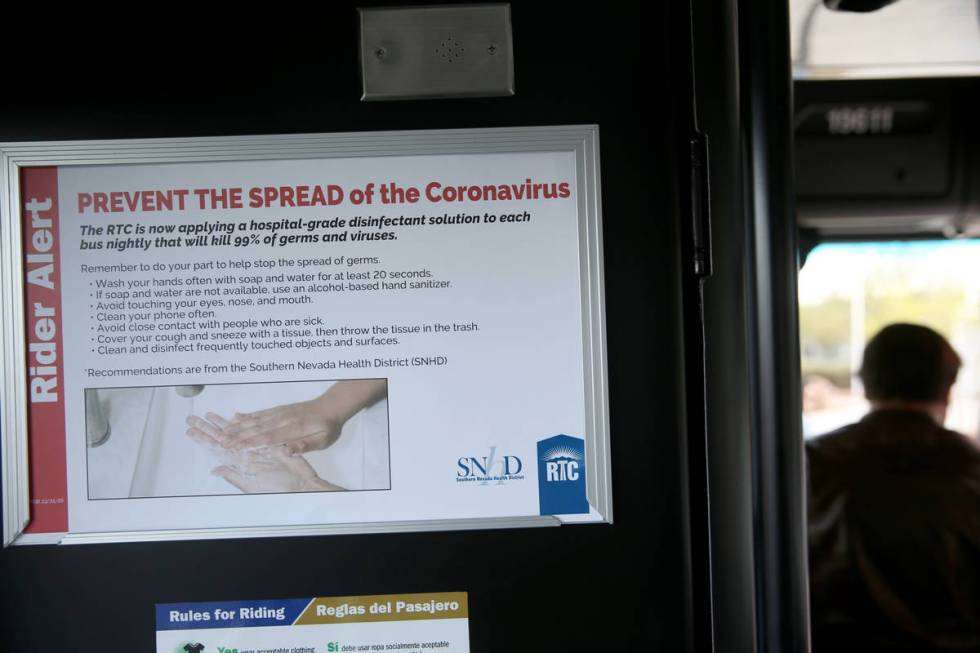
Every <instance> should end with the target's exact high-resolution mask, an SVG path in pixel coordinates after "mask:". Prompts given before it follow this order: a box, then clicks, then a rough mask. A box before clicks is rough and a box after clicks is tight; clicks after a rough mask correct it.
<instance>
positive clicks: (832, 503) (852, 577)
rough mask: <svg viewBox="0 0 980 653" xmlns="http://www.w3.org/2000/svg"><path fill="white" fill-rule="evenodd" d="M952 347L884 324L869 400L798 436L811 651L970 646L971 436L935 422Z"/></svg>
mask: <svg viewBox="0 0 980 653" xmlns="http://www.w3.org/2000/svg"><path fill="white" fill-rule="evenodd" d="M960 364H961V362H960V358H959V356H958V355H957V354H956V352H955V351H954V350H953V348H952V347H951V346H950V344H949V343H948V342H947V341H946V339H945V338H943V337H942V336H941V335H939V334H938V333H936V332H935V331H933V330H932V329H929V328H927V327H923V326H919V325H914V324H893V325H890V326H887V327H885V328H884V329H882V330H881V331H880V332H879V333H878V334H877V335H875V336H874V337H873V338H872V339H871V340H870V341H869V342H868V345H867V347H866V349H865V351H864V358H863V362H862V366H861V371H860V377H861V380H862V381H863V383H864V389H865V394H866V396H867V398H868V400H869V402H870V403H871V411H870V412H869V413H868V414H867V415H866V416H865V417H864V418H863V419H861V420H860V421H859V422H857V423H855V424H850V425H848V426H845V427H843V428H841V429H839V430H837V431H834V432H832V433H828V434H826V435H823V436H821V437H819V438H816V439H814V440H811V441H809V442H808V443H807V447H806V448H807V460H808V471H809V485H810V493H809V505H808V535H809V545H810V553H809V564H810V596H811V632H812V637H813V650H814V651H815V652H816V653H820V652H821V651H834V653H840V652H841V651H850V650H862V651H884V650H888V651H890V652H894V651H944V650H956V651H980V447H978V445H977V442H976V441H974V440H972V439H971V438H968V437H967V436H964V435H961V434H959V433H956V432H954V431H950V430H947V429H945V428H944V427H943V422H944V420H945V417H946V409H947V407H948V405H949V397H950V389H951V387H952V386H953V383H954V382H955V381H956V376H957V374H958V372H959V368H960Z"/></svg>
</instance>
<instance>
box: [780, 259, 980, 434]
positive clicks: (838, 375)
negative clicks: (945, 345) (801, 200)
mask: <svg viewBox="0 0 980 653" xmlns="http://www.w3.org/2000/svg"><path fill="white" fill-rule="evenodd" d="M799 293H800V295H799V300H800V351H801V363H802V373H803V432H804V436H805V437H807V438H812V437H815V436H818V435H821V434H823V433H827V432H829V431H832V430H834V429H836V428H839V427H841V426H844V425H846V424H850V423H853V422H855V421H857V420H858V419H860V418H861V417H862V416H863V415H864V413H866V412H867V410H868V403H867V402H866V401H865V399H864V392H863V388H862V387H861V382H860V379H858V376H857V372H858V370H859V369H860V367H861V356H862V353H863V351H864V345H865V343H866V342H867V341H868V339H869V338H870V337H871V336H873V335H874V334H875V333H877V332H878V331H879V330H880V329H881V328H882V327H884V326H886V325H888V324H892V323H894V322H912V323H916V324H922V325H925V326H928V327H931V328H933V329H935V330H936V331H938V332H939V333H941V334H942V335H943V336H945V337H946V338H947V339H948V340H949V342H950V343H951V344H952V345H953V347H954V348H955V349H956V351H957V352H958V353H959V355H960V357H961V358H962V360H963V367H962V368H961V369H960V374H959V377H958V378H957V382H956V385H954V386H953V389H952V396H951V402H950V406H949V411H948V413H947V418H946V427H947V428H950V429H953V430H955V431H959V432H960V433H964V434H967V435H970V436H972V437H977V434H978V430H980V240H958V241H941V242H940V241H900V242H872V243H829V244H823V245H820V246H818V247H817V248H815V249H814V250H813V251H812V252H811V253H810V255H809V256H808V257H807V260H806V264H805V265H804V266H803V269H802V270H801V271H800V278H799Z"/></svg>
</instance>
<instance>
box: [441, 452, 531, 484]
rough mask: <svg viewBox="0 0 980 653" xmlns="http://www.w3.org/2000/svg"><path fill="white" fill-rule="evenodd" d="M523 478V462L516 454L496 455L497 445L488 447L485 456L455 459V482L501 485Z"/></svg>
mask: <svg viewBox="0 0 980 653" xmlns="http://www.w3.org/2000/svg"><path fill="white" fill-rule="evenodd" d="M522 480H524V463H522V462H521V459H520V458H518V457H517V456H512V455H498V454H497V447H490V454H489V455H487V456H468V457H464V458H460V459H458V460H457V461H456V482H457V483H467V482H469V483H478V484H479V485H488V484H490V483H493V484H494V485H503V484H504V483H506V482H507V481H522Z"/></svg>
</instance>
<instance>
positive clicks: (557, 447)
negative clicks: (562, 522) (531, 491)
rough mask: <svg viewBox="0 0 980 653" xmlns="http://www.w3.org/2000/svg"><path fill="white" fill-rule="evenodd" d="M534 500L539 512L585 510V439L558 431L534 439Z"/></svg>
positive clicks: (579, 511) (586, 511) (586, 507)
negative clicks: (535, 490) (535, 451)
mask: <svg viewBox="0 0 980 653" xmlns="http://www.w3.org/2000/svg"><path fill="white" fill-rule="evenodd" d="M538 501H539V503H540V508H541V514H542V515H572V514H582V513H588V512H589V500H588V498H587V496H586V492H585V440H582V439H581V438H573V437H572V436H570V435H564V434H562V435H556V436H554V437H551V438H547V439H546V440H540V441H538Z"/></svg>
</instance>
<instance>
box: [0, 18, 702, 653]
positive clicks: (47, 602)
mask: <svg viewBox="0 0 980 653" xmlns="http://www.w3.org/2000/svg"><path fill="white" fill-rule="evenodd" d="M361 4H365V3H361ZM386 4H391V3H386ZM356 6H357V5H355V4H353V3H347V2H342V3H330V4H329V9H320V10H314V13H313V14H298V13H288V12H285V11H282V12H278V11H275V12H269V13H268V14H264V15H261V16H255V17H254V18H252V19H250V20H240V21H230V20H227V19H224V20H222V21H207V22H204V21H199V20H195V19H194V18H190V17H187V18H186V19H185V20H182V21H180V22H178V21H170V22H169V23H168V24H165V25H164V24H160V23H155V25H156V26H147V25H146V24H140V25H139V28H138V29H133V30H131V31H115V30H109V29H108V28H104V29H94V31H93V29H89V30H84V31H80V30H78V29H76V28H75V26H67V27H65V28H63V29H60V30H59V29H56V28H53V27H50V26H48V27H47V28H46V32H45V35H44V39H43V43H38V42H37V41H36V40H35V39H34V36H33V34H27V33H25V32H21V33H19V34H18V35H16V36H15V37H14V39H15V41H14V42H13V43H11V42H8V43H6V44H5V49H6V50H7V51H8V52H22V53H30V52H36V51H39V50H38V49H39V48H43V50H44V55H45V56H44V57H43V58H41V57H38V58H36V59H31V58H30V57H25V62H26V63H25V65H22V66H17V67H14V70H13V71H12V72H11V74H10V75H9V76H6V79H5V89H6V90H5V93H4V101H3V103H2V105H0V141H24V140H31V141H36V140H73V139H103V138H147V137H177V136H212V135H214V136H217V135H234V134H265V133H313V132H338V131H362V130H364V131H368V130H401V129H421V128H454V127H460V128H461V127H494V126H517V125H521V126H523V125H561V124H588V123H595V124H598V125H599V127H600V139H601V140H600V143H601V156H602V158H601V174H602V186H603V188H602V190H603V193H602V203H603V220H604V233H603V237H604V247H605V282H606V311H607V312H606V320H607V326H608V355H609V359H608V367H609V387H610V410H611V416H612V417H611V422H612V435H611V440H612V478H613V500H614V502H615V503H614V506H615V523H614V524H612V525H604V526H565V527H561V528H550V529H527V530H519V529H516V530H499V531H479V532H448V533H414V534H395V535H361V536H334V537H309V538H283V539H246V540H223V541H195V542H169V543H168V542H159V543H145V544H115V545H84V546H77V547H55V546H33V547H12V548H8V549H5V550H3V551H0V577H2V579H3V582H2V583H0V613H2V615H3V617H2V619H0V624H2V625H0V630H2V632H3V642H4V643H3V645H2V648H3V649H4V650H9V651H28V650H30V651H54V650H100V649H101V648H102V647H103V646H107V645H108V643H110V642H111V646H112V648H113V650H127V651H150V650H153V638H154V611H153V606H154V604H155V603H158V602H190V601H209V600H236V599H243V600H244V599H262V598H278V597H303V596H332V595H357V594H383V593H401V592H429V591H466V592H469V605H470V615H471V616H470V633H471V647H472V650H473V651H476V652H488V651H499V650H509V651H553V650H554V651H557V650H595V651H603V650H604V651H613V650H641V649H642V650H661V651H681V650H685V649H686V647H687V643H686V638H687V637H688V636H689V632H690V628H689V625H688V624H689V620H690V615H691V605H690V602H689V600H690V587H689V581H688V578H689V574H690V568H691V565H698V564H702V565H703V564H707V562H706V561H703V560H695V561H691V560H690V555H689V551H690V550H691V549H690V547H689V542H688V535H687V530H686V528H687V526H686V524H687V517H686V515H687V510H688V505H687V504H686V502H685V498H684V497H685V496H686V494H685V493H684V491H682V488H683V487H684V484H685V471H684V469H685V468H684V465H683V463H682V460H683V455H682V452H683V448H684V446H685V441H686V434H685V419H684V406H685V398H684V391H683V388H684V387H685V385H684V377H685V370H684V355H683V338H682V333H683V324H682V323H681V317H680V316H681V315H682V314H683V311H682V309H681V306H682V302H683V297H682V289H681V288H682V286H681V270H682V267H681V251H682V247H681V244H680V243H681V241H680V235H679V234H680V218H679V209H678V200H677V197H678V194H679V190H678V188H679V182H678V179H677V170H678V165H677V163H678V160H680V161H683V160H684V159H683V153H684V152H685V150H684V149H683V146H684V145H685V144H686V142H687V136H688V135H687V133H686V131H685V127H684V125H686V123H682V126H681V127H680V128H678V129H674V128H673V126H674V125H675V124H676V123H677V121H678V117H677V116H678V115H682V116H683V115H686V114H685V112H689V111H690V105H689V98H684V97H676V96H675V94H674V93H672V92H671V89H674V88H676V87H678V81H677V79H676V76H684V75H686V74H687V73H686V72H685V71H686V70H687V66H686V62H687V61H688V58H689V52H687V51H685V50H683V49H680V48H678V47H677V45H676V43H677V39H678V34H681V35H683V34H684V33H685V30H686V29H688V25H687V22H686V21H687V20H688V17H686V16H685V15H684V12H683V11H679V12H678V13H677V14H673V13H669V12H670V11H671V10H669V9H668V8H667V7H666V6H665V5H663V6H662V5H657V6H656V7H655V8H653V9H652V11H653V12H655V13H658V15H655V16H652V17H650V18H648V19H645V20H643V21H639V20H630V19H629V14H628V13H627V14H626V15H625V16H624V13H623V11H622V7H614V6H611V5H610V4H604V5H596V6H593V7H591V8H590V9H589V10H588V11H580V12H576V11H572V10H570V9H566V10H565V11H564V15H563V16H562V17H560V18H559V17H556V13H557V12H556V9H555V8H554V7H552V6H550V5H545V4H539V3H520V4H519V5H515V6H514V7H513V10H512V11H513V25H514V27H513V33H514V51H515V79H516V95H515V96H514V97H505V98H489V99H463V100H426V101H396V102H375V103H363V102H361V101H360V100H359V98H360V80H359V78H358V72H357V71H358V61H357V52H358V42H357V12H356ZM624 18H625V19H624ZM683 42H684V41H683V40H681V43H683ZM637 62H656V65H649V66H646V65H644V66H642V70H643V79H642V83H640V84H633V85H628V86H624V85H621V83H620V79H619V77H618V76H617V75H614V74H610V73H611V71H616V70H619V69H621V68H622V67H623V66H624V63H629V64H631V65H635V64H637ZM651 88H653V89H657V96H658V97H659V98H660V99H659V101H656V102H651V101H650V94H649V89H651ZM685 102H686V103H685ZM684 174H686V171H685V173H684ZM683 269H685V270H686V269H687V268H686V267H685V268H683ZM691 373H694V374H698V373H699V372H698V371H697V370H695V371H693V372H691ZM461 381H462V382H465V380H461ZM705 509H706V508H705Z"/></svg>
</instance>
